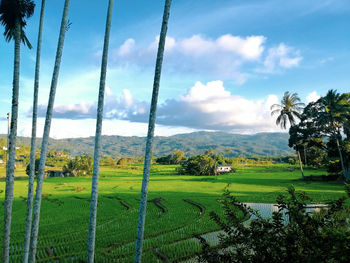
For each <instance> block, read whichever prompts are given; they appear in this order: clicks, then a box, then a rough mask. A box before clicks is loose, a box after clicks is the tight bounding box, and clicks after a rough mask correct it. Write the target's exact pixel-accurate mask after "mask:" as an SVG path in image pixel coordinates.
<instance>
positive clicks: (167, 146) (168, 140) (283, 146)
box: [2, 132, 293, 157]
mask: <svg viewBox="0 0 350 263" xmlns="http://www.w3.org/2000/svg"><path fill="white" fill-rule="evenodd" d="M3 136H4V135H3ZM3 136H2V137H3ZM288 138H289V135H288V134H287V133H258V134H254V135H242V134H231V133H224V132H194V133H187V134H178V135H174V136H169V137H159V136H157V137H155V138H154V148H153V149H154V150H153V154H154V155H155V156H164V155H168V154H170V153H172V152H173V151H174V150H175V149H179V150H182V151H184V152H185V153H186V154H187V155H195V154H200V153H204V151H205V150H207V149H209V148H212V149H214V150H215V153H221V154H225V155H226V156H232V157H233V156H239V155H242V156H271V155H288V154H291V153H292V152H293V151H292V149H291V148H289V147H288ZM145 141H146V138H145V137H136V136H132V137H125V136H102V143H103V145H102V151H103V154H108V155H110V156H143V155H144V149H145ZM40 144H41V140H40V139H39V140H38V142H37V147H38V148H40ZM17 145H30V138H25V137H19V138H18V143H17ZM93 148H94V137H88V138H71V139H60V140H55V139H50V143H49V149H50V150H58V151H66V152H69V153H70V154H71V155H73V156H75V155H80V154H90V155H92V154H93ZM227 149H229V150H230V151H231V153H230V154H228V153H226V151H227Z"/></svg>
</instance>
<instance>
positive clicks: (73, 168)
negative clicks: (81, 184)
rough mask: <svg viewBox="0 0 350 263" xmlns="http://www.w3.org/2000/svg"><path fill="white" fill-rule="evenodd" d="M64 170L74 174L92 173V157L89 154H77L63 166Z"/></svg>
mask: <svg viewBox="0 0 350 263" xmlns="http://www.w3.org/2000/svg"><path fill="white" fill-rule="evenodd" d="M62 170H63V172H64V173H66V174H70V175H73V176H81V175H91V174H92V170H93V162H92V158H91V157H90V156H88V155H82V156H76V157H75V158H74V159H73V160H69V161H68V163H67V164H66V165H64V166H63V168H62Z"/></svg>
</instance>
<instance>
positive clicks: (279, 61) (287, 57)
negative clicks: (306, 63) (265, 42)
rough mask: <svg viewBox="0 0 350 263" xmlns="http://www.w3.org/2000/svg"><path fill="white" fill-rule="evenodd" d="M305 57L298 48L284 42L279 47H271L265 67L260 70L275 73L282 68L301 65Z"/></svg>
mask: <svg viewBox="0 0 350 263" xmlns="http://www.w3.org/2000/svg"><path fill="white" fill-rule="evenodd" d="M302 59H303V57H302V56H301V55H300V52H299V51H298V50H295V49H293V48H292V47H289V46H287V45H285V44H283V43H281V44H279V46H277V47H273V48H270V49H269V50H268V53H267V56H266V57H265V60H264V67H263V68H259V69H258V71H259V72H263V73H274V72H276V71H278V70H280V69H288V68H293V67H297V66H299V64H300V62H301V61H302Z"/></svg>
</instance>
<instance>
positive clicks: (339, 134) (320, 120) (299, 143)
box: [289, 90, 350, 181]
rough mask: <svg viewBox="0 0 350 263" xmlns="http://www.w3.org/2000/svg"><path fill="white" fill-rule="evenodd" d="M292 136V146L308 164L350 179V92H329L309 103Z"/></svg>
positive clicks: (291, 129) (293, 128) (290, 141)
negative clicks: (325, 168)
mask: <svg viewBox="0 0 350 263" xmlns="http://www.w3.org/2000/svg"><path fill="white" fill-rule="evenodd" d="M289 134H290V138H289V146H290V147H293V148H294V149H296V150H297V151H299V152H301V153H302V154H303V157H304V158H302V159H304V160H305V162H307V163H308V164H311V165H315V166H326V167H327V168H328V172H329V173H330V174H333V175H342V176H343V178H344V180H345V181H349V180H350V93H344V94H340V93H338V92H336V91H335V90H330V91H328V93H327V94H326V95H325V96H324V97H321V98H320V99H318V100H317V101H316V102H311V103H309V104H308V105H307V106H306V107H305V108H304V110H303V112H302V113H301V114H300V122H299V123H298V124H296V125H293V126H292V127H291V128H290V130H289Z"/></svg>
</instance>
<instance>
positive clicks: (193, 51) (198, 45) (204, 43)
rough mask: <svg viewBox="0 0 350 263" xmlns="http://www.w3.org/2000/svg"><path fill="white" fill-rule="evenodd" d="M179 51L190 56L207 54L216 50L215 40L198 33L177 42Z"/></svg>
mask: <svg viewBox="0 0 350 263" xmlns="http://www.w3.org/2000/svg"><path fill="white" fill-rule="evenodd" d="M179 48H180V52H181V53H184V54H186V55H190V56H200V55H208V54H210V53H213V52H215V51H216V48H217V47H216V45H215V42H213V41H211V40H206V39H203V38H202V37H201V36H200V35H194V36H192V37H191V38H187V39H184V40H182V41H181V42H180V44H179Z"/></svg>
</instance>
